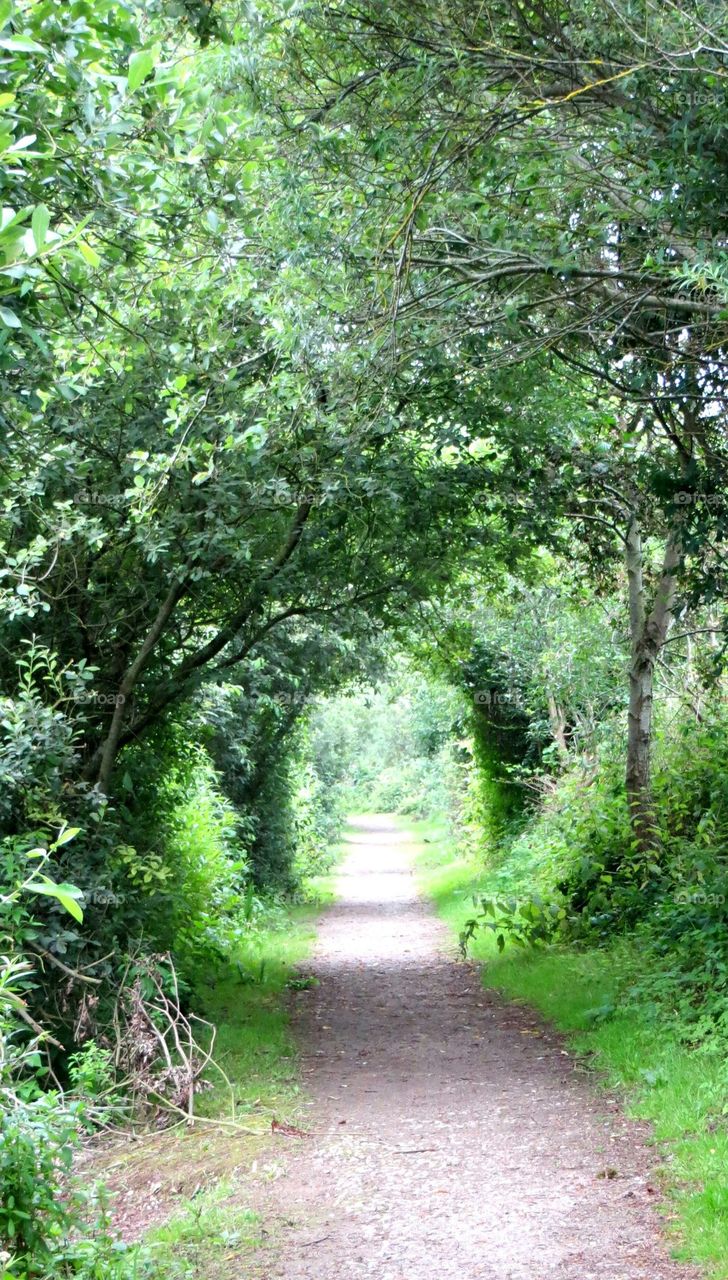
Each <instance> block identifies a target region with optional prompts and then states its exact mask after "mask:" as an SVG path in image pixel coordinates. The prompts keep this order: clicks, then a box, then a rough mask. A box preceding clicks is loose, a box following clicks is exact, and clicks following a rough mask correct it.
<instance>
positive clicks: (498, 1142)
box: [254, 818, 696, 1280]
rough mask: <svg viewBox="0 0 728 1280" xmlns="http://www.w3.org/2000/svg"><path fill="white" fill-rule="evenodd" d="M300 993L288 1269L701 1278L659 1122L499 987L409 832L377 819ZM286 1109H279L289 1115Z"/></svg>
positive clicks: (283, 1250)
mask: <svg viewBox="0 0 728 1280" xmlns="http://www.w3.org/2000/svg"><path fill="white" fill-rule="evenodd" d="M338 893H339V896H338V899H337V901H336V903H335V904H334V906H332V907H331V908H330V909H328V910H327V911H326V913H325V915H324V916H323V918H322V920H321V924H320V931H319V935H318V945H317V948H316V952H315V956H314V960H313V963H312V966H311V970H312V972H313V973H315V975H316V976H317V977H318V979H319V981H320V985H319V986H317V987H314V988H312V989H311V990H309V991H304V992H300V993H298V994H297V995H296V997H295V1016H294V1026H295V1030H296V1034H297V1037H298V1040H299V1043H300V1045H301V1049H302V1054H303V1063H304V1071H305V1077H304V1080H305V1088H306V1090H307V1092H308V1094H309V1097H311V1098H312V1099H313V1101H312V1103H311V1106H310V1111H309V1119H308V1121H307V1122H305V1123H306V1128H307V1129H309V1130H311V1131H312V1136H310V1137H305V1138H300V1137H296V1136H293V1135H286V1134H285V1133H278V1134H276V1135H275V1137H274V1138H273V1139H272V1142H275V1144H276V1145H275V1151H276V1154H277V1155H278V1156H279V1157H280V1158H281V1161H282V1163H281V1164H279V1165H278V1166H277V1168H276V1174H277V1176H271V1180H270V1182H269V1183H268V1186H267V1188H266V1189H265V1191H264V1192H262V1193H261V1202H260V1205H259V1208H260V1210H261V1211H262V1213H263V1215H264V1219H265V1220H266V1221H267V1222H268V1224H269V1227H270V1229H271V1239H273V1240H275V1241H276V1244H275V1245H274V1246H273V1248H272V1250H271V1252H270V1254H269V1256H268V1258H267V1260H266V1261H265V1263H260V1264H259V1267H258V1268H257V1269H255V1270H254V1274H255V1275H256V1276H260V1277H265V1280H268V1278H271V1280H272V1278H273V1277H276V1278H278V1277H284V1278H285V1280H365V1277H370V1276H373V1277H376V1278H377V1280H450V1278H451V1277H452V1278H453V1280H454V1278H455V1277H457V1278H458V1280H461V1278H462V1277H478V1278H480V1277H482V1280H556V1278H557V1277H558V1280H679V1278H680V1280H688V1277H695V1275H696V1272H694V1271H693V1270H692V1269H690V1268H687V1267H684V1266H681V1265H679V1264H677V1263H675V1262H674V1261H672V1260H671V1258H670V1255H669V1249H668V1247H667V1245H666V1244H665V1242H664V1240H663V1238H662V1235H661V1224H660V1217H659V1214H658V1212H657V1210H656V1206H655V1202H656V1200H657V1199H658V1195H657V1191H656V1188H655V1184H654V1182H653V1181H652V1180H651V1173H650V1171H651V1168H652V1167H653V1165H654V1162H655V1160H656V1153H655V1152H654V1150H650V1149H649V1148H648V1147H647V1146H646V1142H645V1140H646V1136H647V1135H646V1133H645V1131H644V1129H642V1128H641V1127H640V1126H639V1125H637V1124H635V1123H633V1122H631V1121H628V1120H626V1119H625V1117H624V1115H623V1114H622V1112H621V1110H620V1108H619V1106H618V1105H617V1103H616V1101H615V1100H614V1099H613V1098H610V1097H609V1096H608V1095H605V1094H604V1093H602V1092H598V1091H597V1090H596V1088H595V1086H594V1085H593V1083H591V1082H590V1081H589V1080H588V1078H587V1077H586V1076H585V1075H584V1073H583V1071H580V1070H579V1069H578V1066H577V1064H576V1063H575V1061H574V1060H573V1059H572V1058H571V1057H570V1056H569V1054H567V1053H566V1051H565V1050H564V1048H563V1044H562V1042H561V1041H560V1040H559V1038H558V1036H557V1035H556V1034H555V1033H554V1032H552V1031H550V1030H549V1029H548V1028H547V1027H545V1026H544V1025H543V1023H541V1022H540V1021H539V1020H538V1018H537V1017H536V1015H534V1014H532V1013H531V1012H530V1011H527V1010H524V1009H522V1008H520V1007H518V1006H515V1005H512V1004H507V1003H505V1002H504V1001H503V1000H501V999H500V998H499V997H498V996H497V995H495V994H494V993H492V992H489V991H485V990H484V989H483V987H482V985H481V983H480V980H479V975H478V971H477V969H476V968H475V966H473V965H469V964H463V963H462V962H461V961H460V960H459V959H458V958H457V956H456V954H455V948H454V946H453V944H452V941H451V939H450V937H449V935H448V933H447V932H446V930H445V928H444V926H443V925H442V924H441V923H440V922H439V921H438V920H437V919H436V917H435V916H434V915H433V913H432V911H431V910H430V908H429V907H428V905H427V904H426V903H425V902H423V900H422V899H421V898H420V897H418V895H417V892H416V889H415V885H414V882H413V878H412V874H411V871H410V856H409V848H408V843H407V840H406V837H404V836H403V835H402V834H401V833H400V832H398V831H397V830H396V829H395V828H394V827H393V826H392V825H391V824H389V823H388V822H387V821H386V820H384V819H375V818H372V819H367V820H366V821H365V820H361V822H360V824H359V825H358V826H357V828H356V829H355V830H354V833H353V837H352V840H351V852H350V855H349V857H348V858H347V860H346V862H345V863H344V865H343V868H342V871H341V876H340V880H339V885H338ZM283 1119H285V1117H281V1120H283Z"/></svg>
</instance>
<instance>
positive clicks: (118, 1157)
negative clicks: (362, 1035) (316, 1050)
mask: <svg viewBox="0 0 728 1280" xmlns="http://www.w3.org/2000/svg"><path fill="white" fill-rule="evenodd" d="M338 852H339V853H342V852H343V846H342V848H341V850H339V851H338ZM334 874H335V873H334V872H332V873H331V874H330V875H327V876H318V877H315V878H313V879H309V881H308V882H307V884H306V886H305V891H304V892H303V893H302V895H301V897H302V901H301V902H299V903H297V904H285V905H275V904H274V905H272V906H270V907H268V908H266V909H265V910H264V912H263V913H262V914H261V915H260V916H259V917H258V918H257V919H256V921H255V923H254V926H253V927H251V930H250V935H249V938H248V939H247V940H246V942H245V944H244V946H242V947H241V948H240V949H239V950H238V952H237V953H236V955H235V956H234V957H233V958H232V960H231V962H230V963H229V964H228V965H227V966H226V967H225V969H223V970H218V971H215V972H214V973H211V974H210V976H209V977H208V978H207V979H206V980H205V981H201V982H199V983H198V984H197V986H196V988H195V991H194V993H193V1000H192V1006H193V1008H195V1009H196V1010H197V1011H199V1012H200V1013H201V1014H203V1015H204V1016H205V1017H206V1018H208V1019H209V1020H210V1021H211V1022H212V1023H213V1024H214V1025H215V1027H216V1039H215V1047H214V1058H215V1061H216V1062H217V1063H219V1065H220V1067H221V1068H222V1070H223V1071H224V1072H225V1076H226V1077H227V1082H226V1081H225V1080H223V1078H222V1077H221V1076H220V1075H219V1074H218V1073H216V1072H214V1071H210V1072H209V1083H210V1086H211V1087H210V1088H208V1089H206V1090H205V1091H203V1092H202V1093H200V1094H199V1095H198V1096H197V1098H196V1104H195V1113H196V1115H198V1116H199V1117H200V1118H201V1120H202V1123H201V1124H198V1125H195V1126H193V1128H192V1129H190V1130H187V1129H185V1126H184V1125H181V1126H176V1127H175V1128H174V1130H169V1131H162V1132H159V1133H151V1132H150V1133H149V1134H147V1135H144V1136H143V1137H141V1138H139V1139H138V1140H137V1141H136V1142H135V1143H133V1144H129V1143H127V1142H123V1143H122V1144H121V1145H120V1146H113V1147H111V1148H110V1149H109V1151H108V1152H107V1153H106V1154H105V1156H102V1157H100V1159H99V1160H98V1162H97V1171H98V1172H99V1173H100V1174H102V1175H103V1176H104V1179H105V1181H106V1182H108V1183H109V1185H110V1189H111V1191H112V1194H119V1193H121V1194H122V1195H123V1196H124V1198H125V1205H126V1207H127V1210H128V1208H129V1206H130V1205H136V1208H137V1214H138V1216H139V1217H141V1218H142V1219H143V1218H144V1217H146V1213H145V1204H146V1203H147V1202H148V1196H149V1188H150V1187H153V1189H154V1199H155V1201H156V1202H157V1204H158V1205H160V1206H161V1207H162V1208H166V1209H167V1212H168V1216H167V1218H166V1220H165V1221H164V1225H162V1226H155V1227H153V1228H151V1229H149V1230H147V1231H146V1232H145V1234H144V1237H143V1240H142V1242H141V1246H140V1252H139V1267H140V1270H139V1274H140V1277H141V1276H142V1275H145V1276H146V1275H147V1274H149V1275H150V1276H153V1277H154V1280H224V1278H227V1277H229V1276H232V1275H240V1274H244V1273H246V1271H247V1265H246V1264H247V1263H248V1262H250V1260H251V1258H253V1257H254V1255H255V1253H256V1251H257V1250H258V1249H264V1248H266V1247H267V1246H268V1245H269V1244H270V1239H269V1238H268V1236H267V1234H266V1233H264V1232H263V1231H262V1229H261V1227H260V1224H259V1222H258V1219H257V1217H256V1214H255V1213H254V1212H253V1210H252V1209H251V1206H250V1193H251V1189H252V1179H253V1178H255V1177H266V1176H268V1174H269V1173H270V1170H271V1168H273V1165H274V1164H275V1157H274V1156H273V1154H272V1152H271V1149H270V1146H269V1139H270V1126H271V1120H272V1119H273V1118H274V1117H276V1118H277V1119H280V1120H282V1121H283V1120H285V1121H291V1120H293V1121H294V1122H295V1120H297V1119H299V1118H300V1114H299V1112H300V1108H301V1107H302V1103H303V1098H302V1095H301V1089H300V1077H299V1069H298V1060H297V1052H296V1046H295V1044H294V1042H293V1039H292V1036H291V1031H290V1026H289V1009H288V1001H289V992H290V988H289V983H291V982H293V983H295V982H296V981H297V980H298V978H299V977H300V976H301V974H303V975H305V962H306V959H307V957H308V956H309V955H310V953H311V949H312V945H313V942H314V939H315V923H316V918H317V916H318V914H319V913H320V911H321V909H322V907H323V906H325V905H326V904H327V903H328V902H330V901H332V900H333V897H334V893H333V884H334ZM228 1082H229V1083H228ZM233 1118H234V1122H235V1125H236V1126H237V1127H235V1128H233V1127H231V1120H233ZM217 1121H222V1124H218V1123H216V1122H217ZM271 1161H273V1164H271Z"/></svg>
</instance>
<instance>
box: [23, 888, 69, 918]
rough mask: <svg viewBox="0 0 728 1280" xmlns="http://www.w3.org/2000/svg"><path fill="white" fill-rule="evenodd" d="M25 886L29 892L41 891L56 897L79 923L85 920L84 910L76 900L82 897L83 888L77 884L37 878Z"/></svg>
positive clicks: (47, 896) (40, 892)
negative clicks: (56, 882)
mask: <svg viewBox="0 0 728 1280" xmlns="http://www.w3.org/2000/svg"><path fill="white" fill-rule="evenodd" d="M25 887H26V889H27V890H28V892H29V893H39V894H41V895H42V896H43V897H46V898H55V899H56V900H57V901H58V902H60V904H61V906H62V907H65V909H66V911H67V912H68V914H69V915H70V916H73V918H74V920H78V922H79V924H81V923H82V922H83V911H82V910H81V908H80V907H79V905H78V903H77V901H76V898H80V897H81V890H80V889H77V888H76V886H75V885H72V884H55V883H54V882H53V881H52V880H42V881H41V880H35V881H33V882H32V883H31V884H28V885H26V886H25Z"/></svg>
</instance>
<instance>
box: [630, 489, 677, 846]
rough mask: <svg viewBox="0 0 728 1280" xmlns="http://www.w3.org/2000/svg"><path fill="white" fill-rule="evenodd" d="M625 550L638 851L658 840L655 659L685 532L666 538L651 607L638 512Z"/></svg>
mask: <svg viewBox="0 0 728 1280" xmlns="http://www.w3.org/2000/svg"><path fill="white" fill-rule="evenodd" d="M625 551H626V566H627V585H628V592H629V620H630V632H631V639H632V656H631V662H630V668H629V714H628V730H627V770H626V777H625V784H626V791H627V802H628V804H629V814H630V822H631V826H632V833H633V836H634V840H635V844H636V847H637V850H638V852H640V853H647V852H649V851H650V850H652V849H654V848H655V846H656V844H657V830H656V821H655V812H654V804H653V800H652V786H651V776H650V765H651V755H652V710H653V686H654V675H655V663H656V661H657V658H658V656H659V654H660V651H661V649H662V646H663V645H664V643H665V640H666V638H667V632H668V629H669V626H670V623H671V621H672V609H673V603H674V599H675V586H676V573H677V569H678V566H679V563H680V555H681V546H680V536H679V532H678V531H677V530H672V531H671V533H670V535H669V537H668V539H667V542H666V544H665V552H664V556H663V562H662V568H661V570H660V577H659V581H658V584H657V589H656V591H655V597H654V601H653V604H652V608H651V610H650V612H649V613H647V612H646V607H645V589H644V576H643V562H642V540H641V537H640V531H639V526H638V524H637V519H636V516H634V515H632V516H631V518H630V522H629V525H628V528H627V536H626V539H625Z"/></svg>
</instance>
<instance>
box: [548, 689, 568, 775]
mask: <svg viewBox="0 0 728 1280" xmlns="http://www.w3.org/2000/svg"><path fill="white" fill-rule="evenodd" d="M547 696H548V704H549V725H550V727H551V736H552V737H553V740H554V742H555V743H556V746H557V747H558V749H559V755H560V756H561V759H562V760H563V761H567V760H568V759H569V744H568V742H567V741H566V716H565V715H564V709H563V707H561V706H559V704H558V702H557V701H556V699H555V697H554V695H553V694H552V693H549V694H548V695H547Z"/></svg>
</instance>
